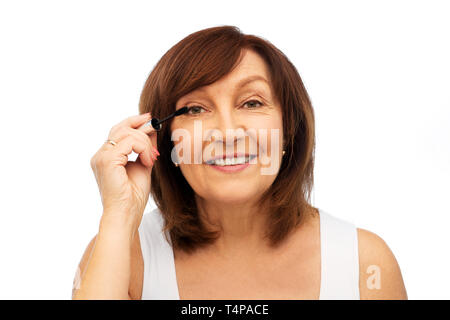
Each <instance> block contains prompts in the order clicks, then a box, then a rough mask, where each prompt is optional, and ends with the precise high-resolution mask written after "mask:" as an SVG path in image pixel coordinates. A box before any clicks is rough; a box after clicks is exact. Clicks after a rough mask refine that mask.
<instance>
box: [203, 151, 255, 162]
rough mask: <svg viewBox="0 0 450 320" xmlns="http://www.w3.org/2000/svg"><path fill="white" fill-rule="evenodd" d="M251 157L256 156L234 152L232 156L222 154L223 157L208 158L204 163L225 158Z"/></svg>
mask: <svg viewBox="0 0 450 320" xmlns="http://www.w3.org/2000/svg"><path fill="white" fill-rule="evenodd" d="M251 156H256V155H255V154H249V153H242V152H235V153H233V154H224V155H221V156H215V157H212V158H209V159H208V160H206V161H205V162H212V161H215V160H217V159H226V158H230V159H233V158H239V157H251Z"/></svg>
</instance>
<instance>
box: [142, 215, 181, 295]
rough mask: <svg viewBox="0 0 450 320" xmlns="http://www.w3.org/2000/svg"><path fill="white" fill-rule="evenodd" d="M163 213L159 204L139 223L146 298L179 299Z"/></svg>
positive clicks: (171, 251) (170, 245)
mask: <svg viewBox="0 0 450 320" xmlns="http://www.w3.org/2000/svg"><path fill="white" fill-rule="evenodd" d="M163 224H164V221H163V217H162V214H161V213H160V211H159V209H158V208H156V209H154V210H152V211H150V212H147V213H145V214H144V215H143V217H142V220H141V224H140V225H139V228H138V231H139V240H140V242H141V251H142V259H143V262H144V275H143V276H144V277H143V286H142V300H179V296H178V285H177V280H176V273H175V261H174V256H173V250H172V244H171V239H170V234H169V233H168V232H166V234H167V238H168V239H169V241H167V239H166V238H165V237H164V233H163V232H162V229H163V226H164V225H163Z"/></svg>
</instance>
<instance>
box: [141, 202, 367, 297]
mask: <svg viewBox="0 0 450 320" xmlns="http://www.w3.org/2000/svg"><path fill="white" fill-rule="evenodd" d="M319 216H320V246H321V259H322V260H321V281H320V296H319V299H320V300H359V299H360V296H359V257H358V237H357V232H356V227H355V225H354V224H352V223H350V222H347V221H344V220H341V219H339V218H337V217H334V216H332V215H330V214H328V213H327V212H324V211H323V210H320V209H319ZM162 228H163V217H162V215H161V212H160V211H159V209H158V208H156V209H154V210H152V211H150V212H148V213H145V214H144V215H143V217H142V221H141V224H140V226H139V229H138V230H139V239H140V242H141V250H142V258H143V261H144V278H143V287H142V299H143V300H180V296H179V293H178V284H177V279H176V273H175V262H174V255H173V250H172V246H171V238H170V234H169V232H166V234H167V237H168V239H169V242H167V240H166V239H165V237H164V234H163V232H162Z"/></svg>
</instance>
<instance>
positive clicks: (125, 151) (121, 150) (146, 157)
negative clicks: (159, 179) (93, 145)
mask: <svg viewBox="0 0 450 320" xmlns="http://www.w3.org/2000/svg"><path fill="white" fill-rule="evenodd" d="M132 151H134V152H135V153H137V154H138V155H139V157H140V160H141V162H142V163H143V164H144V165H145V166H147V167H149V168H151V167H152V166H153V160H152V157H151V147H150V146H149V144H148V143H146V142H145V141H143V140H142V139H141V138H140V137H139V138H138V137H136V135H129V136H128V137H126V138H124V139H123V140H121V141H120V142H119V143H117V145H116V146H114V148H113V149H111V151H110V152H112V153H113V154H115V155H116V157H114V162H116V163H119V164H121V165H123V166H125V165H126V164H127V162H128V155H129V154H130V153H131V152H132Z"/></svg>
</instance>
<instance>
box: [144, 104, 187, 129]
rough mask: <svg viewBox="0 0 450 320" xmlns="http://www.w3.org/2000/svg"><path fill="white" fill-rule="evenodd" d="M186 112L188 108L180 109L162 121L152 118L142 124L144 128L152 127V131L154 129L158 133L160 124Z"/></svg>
mask: <svg viewBox="0 0 450 320" xmlns="http://www.w3.org/2000/svg"><path fill="white" fill-rule="evenodd" d="M188 110H189V108H188V107H183V108H181V109H178V110H177V111H175V112H174V113H172V114H171V115H169V116H167V117H165V118H164V119H161V120H159V119H158V118H152V119H151V120H150V121H149V122H147V123H146V124H144V126H149V125H152V127H153V129H155V130H156V131H159V130H161V127H162V126H161V123H163V122H164V121H167V120H169V119H172V118H173V117H176V116H179V115H182V114H184V113H186V112H188Z"/></svg>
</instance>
